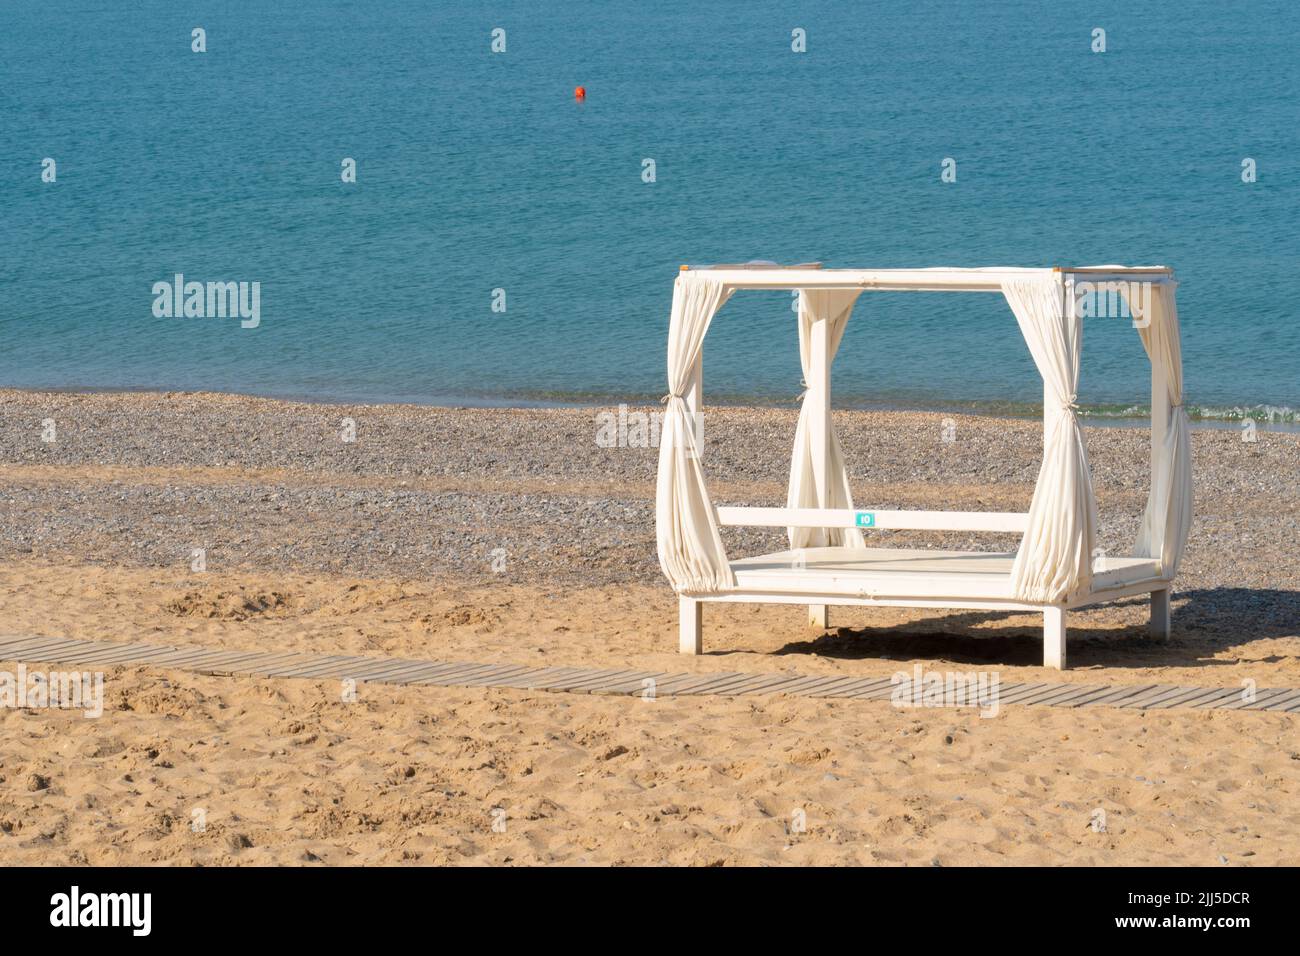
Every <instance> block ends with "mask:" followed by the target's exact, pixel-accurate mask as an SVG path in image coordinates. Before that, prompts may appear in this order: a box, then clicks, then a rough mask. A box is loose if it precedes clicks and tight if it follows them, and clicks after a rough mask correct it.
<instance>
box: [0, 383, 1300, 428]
mask: <svg viewBox="0 0 1300 956" xmlns="http://www.w3.org/2000/svg"><path fill="white" fill-rule="evenodd" d="M5 392H13V393H21V394H25V395H153V396H182V397H192V398H197V397H202V396H209V395H210V396H222V397H227V398H239V399H258V400H264V401H270V402H283V403H286V404H294V405H319V406H325V407H337V406H354V407H355V406H362V407H389V406H392V407H409V408H439V409H460V408H469V409H502V410H534V409H584V408H585V409H594V410H602V409H603V410H608V409H617V408H618V407H619V406H620V405H626V406H627V407H629V408H634V407H642V406H652V405H657V404H658V403H659V398H658V397H657V396H654V395H650V394H641V393H633V394H628V395H613V394H605V393H582V392H575V393H571V394H566V395H554V396H552V395H549V394H548V393H543V394H542V395H539V396H537V397H529V396H526V395H511V394H504V395H488V394H483V395H456V394H448V395H433V396H430V397H429V398H427V399H416V398H413V397H410V396H397V395H392V396H386V397H385V396H369V397H362V396H357V397H352V396H348V395H346V394H340V395H338V396H333V397H325V396H321V395H316V394H308V393H294V392H285V393H263V392H243V391H234V390H230V391H227V390H222V389H189V388H171V387H167V386H157V387H155V386H144V385H141V386H129V387H116V386H94V385H68V386H19V385H0V395H3V393H5ZM707 406H709V407H714V408H724V409H741V410H765V409H791V408H797V407H798V405H797V403H796V401H795V398H794V397H793V396H791V397H789V398H781V399H778V398H767V397H765V396H761V395H750V396H737V395H720V396H708V402H707ZM835 410H836V411H853V412H899V413H915V414H924V415H933V414H947V415H971V416H977V417H980V418H991V419H1007V420H1016V421H1026V420H1037V419H1040V418H1041V416H1042V405H1041V403H1039V404H1035V403H1032V402H1010V401H1005V400H997V399H988V400H982V399H954V400H951V401H948V402H940V401H937V400H936V401H934V402H930V403H925V402H919V403H907V402H890V401H887V400H880V401H868V400H861V399H859V400H855V399H853V398H852V397H850V398H849V399H848V400H847V401H837V402H836V404H835ZM1079 412H1080V415H1079V417H1080V420H1081V422H1082V424H1083V425H1085V426H1091V427H1110V426H1114V427H1116V428H1141V427H1146V426H1148V425H1149V423H1150V414H1151V410H1150V408H1149V407H1148V406H1141V405H1120V404H1117V403H1109V404H1107V403H1099V404H1082V405H1080V407H1079ZM1188 419H1189V421H1190V423H1191V427H1192V428H1193V429H1219V430H1231V429H1240V428H1241V427H1242V425H1243V423H1244V422H1246V421H1247V420H1250V421H1254V422H1255V423H1256V427H1257V428H1258V429H1259V430H1262V431H1272V432H1288V433H1297V434H1300V409H1297V408H1292V407H1291V406H1270V405H1229V406H1209V407H1206V406H1201V405H1195V404H1190V403H1189V405H1188ZM1274 419H1276V420H1274Z"/></svg>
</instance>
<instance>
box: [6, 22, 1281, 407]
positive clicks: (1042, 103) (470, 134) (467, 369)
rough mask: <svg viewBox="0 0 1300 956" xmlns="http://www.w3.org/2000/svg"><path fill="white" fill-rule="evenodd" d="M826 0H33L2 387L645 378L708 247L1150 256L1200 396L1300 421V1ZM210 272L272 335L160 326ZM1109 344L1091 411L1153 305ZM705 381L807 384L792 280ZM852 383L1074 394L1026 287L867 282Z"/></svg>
mask: <svg viewBox="0 0 1300 956" xmlns="http://www.w3.org/2000/svg"><path fill="white" fill-rule="evenodd" d="M791 7H792V5H791V4H788V3H778V2H769V0H751V2H748V3H744V4H739V3H736V4H731V3H728V4H718V5H716V6H714V5H705V4H701V3H698V2H697V3H665V2H656V3H653V4H651V3H639V4H632V3H625V4H624V3H609V2H601V3H583V2H568V3H563V4H560V3H553V4H552V3H546V4H543V3H536V2H517V3H509V2H506V3H485V4H469V3H465V4H460V3H428V2H388V0H377V2H375V3H373V4H365V5H358V4H352V3H343V2H333V3H331V2H322V0H315V2H294V3H283V4H281V3H274V4H273V3H265V2H235V0H231V2H222V3H210V4H209V3H199V4H197V5H195V4H177V3H174V2H171V0H168V2H158V3H149V2H146V3H131V4H123V3H120V2H118V0H112V2H78V3H59V2H53V3H45V4H20V3H17V2H7V3H5V4H4V7H3V11H0V182H2V183H3V190H4V194H3V214H2V216H0V246H2V247H3V249H4V256H3V257H2V258H0V333H3V346H2V347H0V384H5V385H19V386H58V387H102V388H141V387H143V388H164V387H166V388H187V389H189V388H203V389H219V390H229V391H239V392H252V393H259V394H269V395H287V396H308V397H316V398H338V399H361V400H415V401H430V402H438V401H443V402H445V401H466V400H468V401H479V402H495V401H521V400H532V401H548V400H595V401H619V400H625V399H626V400H630V399H635V398H638V397H645V396H656V397H657V396H658V395H659V394H661V393H662V392H663V391H664V385H663V378H664V357H663V351H664V343H665V336H666V329H667V318H668V306H669V300H670V296H671V285H672V280H673V277H674V275H675V273H676V270H677V266H678V265H679V264H680V263H683V262H695V263H707V262H718V261H745V260H749V259H752V258H763V259H773V260H778V261H804V260H808V259H819V260H822V261H824V262H826V263H827V264H828V265H833V266H879V267H889V266H930V265H1053V264H1057V263H1065V264H1090V263H1098V262H1128V263H1135V264H1148V263H1168V264H1170V265H1173V266H1174V267H1175V268H1176V269H1177V271H1178V274H1179V277H1180V280H1181V283H1182V284H1181V287H1180V290H1179V296H1180V298H1179V301H1180V310H1181V314H1182V319H1183V324H1184V346H1185V364H1186V370H1187V371H1186V375H1187V392H1188V402H1189V404H1199V405H1200V406H1202V407H1205V408H1217V409H1224V408H1228V407H1232V406H1255V405H1273V406H1286V407H1291V408H1295V407H1300V321H1297V315H1296V302H1297V300H1298V299H1300V242H1298V241H1297V239H1298V230H1300V226H1298V225H1297V213H1298V212H1300V201H1298V200H1300V188H1298V187H1297V178H1298V177H1300V163H1298V162H1297V157H1298V156H1300V143H1298V142H1297V139H1298V138H1300V133H1298V132H1297V131H1298V130H1300V106H1298V105H1297V104H1298V102H1300V101H1298V100H1297V91H1298V90H1300V82H1298V80H1300V56H1297V40H1296V36H1297V35H1298V34H1300V5H1297V4H1294V3H1290V2H1273V3H1269V2H1256V3H1251V4H1249V5H1244V6H1240V7H1238V6H1236V5H1226V4H1222V3H1220V2H1217V0H1215V2H1210V0H1198V2H1192V3H1178V4H1173V3H1170V4H1141V5H1137V4H1133V3H1131V2H1122V3H1100V4H1098V3H1092V4H1088V5H1087V6H1086V7H1085V6H1083V5H1079V6H1077V7H1076V6H1075V5H1073V4H1069V3H1059V2H1043V3H1029V2H1020V3H1005V2H1001V3H996V4H994V3H988V4H985V3H954V2H951V0H944V2H941V3H936V2H925V0H920V2H908V3H888V2H885V3H873V4H863V3H818V4H806V5H802V6H801V9H799V10H798V12H792V10H791ZM1135 7H1140V9H1135ZM196 26H201V27H204V28H205V29H206V31H207V45H208V52H207V53H204V54H196V53H193V52H191V49H190V46H191V30H192V29H193V28H194V27H196ZM1098 26H1100V27H1104V28H1105V29H1106V31H1107V45H1108V51H1107V52H1106V53H1104V54H1101V55H1097V54H1093V53H1092V52H1091V51H1090V42H1091V36H1090V34H1091V30H1092V28H1093V27H1098ZM494 27H503V28H505V30H506V31H507V33H506V40H507V52H505V53H504V54H496V55H494V54H492V53H491V52H490V49H489V45H490V41H491V36H490V34H491V31H492V29H493V28H494ZM795 27H802V28H804V29H806V30H807V34H808V52H807V53H806V54H802V55H797V54H794V53H792V52H791V50H790V34H791V30H792V29H793V28H795ZM578 84H582V85H584V86H585V87H586V88H587V90H588V98H587V100H586V102H584V103H578V102H575V100H574V98H573V95H572V91H573V88H574V86H575V85H578ZM44 157H52V158H54V159H55V160H56V162H57V182H55V183H53V184H48V183H42V181H41V161H42V159H43V158H44ZM344 157H353V158H355V159H356V161H357V164H358V166H357V169H358V177H357V178H358V181H357V182H356V183H355V184H345V183H343V182H341V181H340V161H341V160H342V159H343V158H344ZM944 157H953V158H955V159H956V160H957V164H958V166H957V172H958V177H957V182H956V183H955V184H944V183H941V182H940V177H939V171H940V163H941V161H942V160H943V158H944ZM1243 157H1252V158H1254V159H1255V160H1256V162H1257V164H1258V170H1259V173H1258V175H1259V180H1258V182H1256V183H1254V184H1250V185H1247V184H1244V183H1243V182H1242V181H1241V161H1242V159H1243ZM645 158H651V159H654V160H655V163H656V166H657V169H656V172H657V182H655V183H654V184H652V185H647V184H646V183H643V182H642V178H641V172H642V160H643V159H645ZM177 272H181V273H184V274H185V276H186V277H187V278H188V279H197V280H203V281H206V280H235V281H241V280H242V281H249V282H251V281H258V282H260V284H261V310H260V317H261V324H260V326H259V327H258V328H256V329H242V328H240V326H239V321H238V320H237V319H229V318H203V319H200V318H155V317H154V315H153V313H152V310H151V306H152V303H153V299H154V296H153V292H152V287H153V284H154V283H155V282H157V281H159V280H170V279H171V278H172V276H173V274H174V273H177ZM495 288H504V289H505V290H506V309H507V311H506V312H505V313H496V312H493V311H492V308H491V305H492V290H493V289H495ZM1086 339H1087V345H1086V353H1085V364H1086V368H1085V371H1084V387H1083V391H1082V395H1081V398H1082V399H1083V400H1084V401H1085V402H1087V403H1089V404H1091V405H1093V406H1101V407H1105V408H1108V409H1110V410H1111V411H1119V410H1123V409H1125V408H1128V407H1129V406H1130V405H1134V404H1137V405H1141V404H1143V403H1144V402H1145V400H1146V397H1147V394H1148V384H1147V381H1148V380H1147V374H1148V373H1147V366H1146V361H1145V358H1144V356H1143V354H1142V351H1141V348H1140V346H1139V345H1138V343H1137V341H1136V338H1135V333H1134V332H1133V331H1132V330H1131V329H1130V328H1128V325H1127V322H1125V321H1122V320H1118V319H1113V320H1100V319H1099V320H1092V322H1091V324H1090V325H1089V326H1088V327H1087V334H1086ZM705 376H706V389H707V390H708V394H709V395H710V396H711V397H714V398H718V397H724V398H729V399H732V400H736V399H748V400H760V401H786V400H788V399H790V398H792V397H793V396H794V395H795V394H796V393H797V392H798V391H799V368H798V353H797V348H796V335H795V327H794V322H793V314H792V312H791V311H790V307H789V297H788V295H787V294H784V293H780V294H778V293H772V294H759V293H749V294H748V295H744V294H742V295H741V296H738V297H737V298H735V299H733V300H732V302H731V303H729V304H728V305H727V306H726V308H725V309H724V310H723V311H722V312H721V313H720V314H719V317H718V320H717V322H716V323H715V325H714V329H713V331H712V333H711V334H710V339H709V343H708V346H707V347H706V359H705ZM836 387H837V401H838V402H840V403H842V404H892V405H903V406H913V407H952V408H957V407H968V406H974V407H985V408H1005V407H1011V406H1014V404H1015V403H1017V402H1029V403H1032V402H1033V401H1035V399H1036V398H1037V397H1038V396H1039V395H1041V386H1040V385H1039V381H1038V379H1037V376H1036V375H1035V373H1034V371H1033V368H1032V365H1031V363H1030V361H1029V358H1028V356H1027V354H1026V351H1025V348H1024V345H1023V343H1022V341H1021V340H1020V337H1019V334H1018V332H1017V331H1016V328H1015V322H1014V320H1013V318H1012V316H1011V314H1010V311H1009V310H1008V309H1007V307H1006V305H1005V303H1004V302H1003V301H1002V300H1001V298H1000V297H998V296H991V295H956V294H915V293H914V294H910V295H908V294H869V295H864V297H863V298H862V300H860V303H859V306H858V309H857V312H856V314H855V317H854V320H853V322H852V324H851V325H850V327H849V329H848V332H847V335H846V337H845V341H844V344H843V346H842V348H841V351H840V355H839V358H838V360H837V363H836Z"/></svg>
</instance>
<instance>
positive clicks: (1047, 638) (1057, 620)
mask: <svg viewBox="0 0 1300 956" xmlns="http://www.w3.org/2000/svg"><path fill="white" fill-rule="evenodd" d="M1043 666H1044V667H1050V668H1052V669H1053V670H1058V671H1063V670H1065V608H1063V607H1045V608H1043Z"/></svg>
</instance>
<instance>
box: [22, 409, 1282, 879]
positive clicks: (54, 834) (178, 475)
mask: <svg viewBox="0 0 1300 956" xmlns="http://www.w3.org/2000/svg"><path fill="white" fill-rule="evenodd" d="M0 398H2V399H3V402H4V406H5V409H6V414H5V415H4V416H3V417H2V418H0V514H2V520H0V622H2V624H0V632H3V633H4V634H26V633H32V634H48V635H51V636H67V637H76V638H88V639H98V640H115V641H150V642H154V643H185V644H194V645H211V646H214V647H228V648H232V649H233V648H247V649H250V650H266V649H283V650H303V651H312V652H316V653H322V654H367V655H375V656H383V655H401V656H408V657H428V658H439V659H441V658H448V659H451V658H458V659H467V660H482V661H485V662H496V661H499V662H502V663H507V662H512V663H521V664H538V663H541V664H546V665H559V664H564V665H575V666H591V667H606V668H613V667H621V666H626V667H644V668H659V669H664V670H669V669H672V670H692V669H694V670H699V671H701V672H704V671H709V670H717V671H721V670H733V671H746V672H757V671H764V670H771V671H781V670H796V671H799V672H800V673H808V674H827V675H840V674H843V675H853V676H859V675H860V676H869V675H880V676H882V677H883V676H888V675H890V674H892V673H894V672H896V671H898V670H910V669H911V668H912V666H913V665H914V664H917V663H919V664H921V665H923V666H924V667H926V668H929V669H934V670H982V671H995V672H996V673H997V674H998V675H999V676H1000V678H1001V679H1002V680H1003V681H1013V680H1025V679H1027V678H1037V679H1039V680H1046V679H1052V680H1058V679H1059V680H1086V681H1092V682H1096V681H1098V680H1104V681H1106V682H1109V683H1125V682H1132V683H1144V684H1156V683H1168V684H1187V685H1204V686H1224V687H1228V686H1238V685H1241V684H1242V682H1243V681H1251V680H1253V681H1255V682H1257V684H1258V685H1259V686H1260V687H1268V686H1274V687H1276V686H1292V687H1300V556H1298V555H1297V553H1296V552H1297V548H1296V545H1297V541H1298V540H1300V533H1298V531H1300V526H1298V519H1300V491H1298V490H1297V477H1298V476H1300V435H1297V434H1292V433H1278V432H1270V431H1267V430H1264V429H1261V430H1260V431H1259V432H1258V435H1257V439H1258V440H1257V441H1255V442H1253V443H1250V442H1243V441H1242V440H1241V434H1240V432H1239V431H1237V430H1208V429H1207V430H1199V429H1198V430H1196V431H1195V432H1194V435H1193V459H1194V466H1193V467H1194V473H1195V480H1196V519H1195V522H1194V525H1193V530H1192V535H1191V538H1190V540H1189V543H1188V547H1187V555H1186V558H1185V560H1184V563H1183V566H1182V569H1181V570H1180V572H1179V578H1178V581H1177V584H1176V588H1177V590H1176V593H1175V598H1174V604H1173V608H1174V635H1173V638H1172V640H1171V641H1170V642H1169V643H1165V644H1161V643H1153V642H1152V641H1150V640H1149V639H1148V638H1147V637H1146V619H1147V606H1146V603H1145V602H1144V601H1138V600H1134V601H1129V602H1124V603H1121V604H1119V605H1116V606H1111V607H1106V608H1099V609H1092V610H1087V611H1082V612H1077V613H1073V614H1072V615H1071V617H1070V628H1071V630H1070V663H1071V669H1070V670H1068V671H1065V672H1064V673H1063V674H1055V673H1052V674H1051V675H1050V678H1049V677H1048V672H1046V671H1044V670H1043V669H1042V668H1041V667H1039V666H1038V663H1039V661H1040V660H1041V638H1040V634H1041V631H1040V626H1041V625H1040V622H1039V620H1038V619H1037V618H1036V617H1034V616H1031V615H1015V614H993V613H980V612H966V613H961V612H951V613H943V612H932V611H925V610H916V609H884V608H880V609H875V608H871V609H867V608H857V609H851V608H834V609H833V610H832V621H831V623H832V628H831V629H830V630H828V631H825V632H822V631H813V630H810V629H809V628H808V627H807V625H806V624H805V621H804V618H805V613H804V611H803V610H802V609H801V608H799V607H780V606H776V607H757V606H749V605H732V606H725V607H718V608H714V607H710V608H709V612H708V614H707V616H706V624H705V654H704V655H703V656H702V657H699V658H690V657H682V656H680V655H678V654H677V653H676V646H677V638H676V602H675V598H674V596H673V594H672V592H671V590H670V589H669V587H668V586H667V584H666V582H665V581H664V580H663V577H662V575H661V573H660V571H659V568H658V565H657V561H656V557H655V541H654V475H655V464H656V460H657V454H658V450H657V448H654V447H626V444H627V443H626V442H616V443H615V447H605V445H606V444H607V442H598V432H599V425H600V423H599V420H598V414H599V413H601V412H602V411H603V412H610V411H615V410H613V409H593V408H574V409H534V410H512V409H444V408H430V407H417V406H344V405H322V404H300V403H289V402H277V401H271V400H263V399H253V398H246V397H237V396H224V395H212V394H203V395H193V394H147V393H142V394H81V393H37V392H30V393H29V392H15V391H4V392H0ZM630 411H631V412H632V413H634V414H635V413H645V414H647V415H649V414H653V413H655V412H657V411H658V409H657V408H648V407H647V408H641V409H632V410H630ZM944 418H950V419H952V420H953V423H954V424H955V429H956V430H955V434H954V435H953V438H954V440H952V441H944V440H942V434H943V432H942V427H941V425H942V419H944ZM836 425H837V428H838V430H839V435H840V438H841V442H842V444H843V447H844V449H845V452H846V455H847V458H848V465H849V474H850V477H851V480H852V484H853V490H854V496H855V500H856V501H857V502H858V503H859V504H861V505H864V506H865V505H867V504H870V505H871V506H873V507H876V508H880V509H888V508H927V507H928V508H952V509H966V510H1024V509H1025V508H1026V507H1027V506H1028V503H1029V499H1030V496H1031V494H1032V490H1033V483H1034V480H1035V477H1036V474H1037V470H1038V465H1039V454H1040V450H1041V441H1042V438H1041V426H1040V424H1039V423H1038V422H1035V421H1018V420H999V419H990V418H980V417H972V416H961V415H941V414H938V413H914V412H847V411H846V412H836ZM705 427H706V442H707V446H706V458H705V460H706V469H707V470H708V473H709V478H710V490H711V492H712V494H713V496H714V501H715V503H717V504H750V505H760V504H771V505H779V504H781V503H783V501H784V495H785V485H784V481H785V474H786V471H787V470H788V467H789V455H790V444H791V441H792V438H793V434H794V427H795V414H794V411H793V409H790V408H774V409H745V408H734V409H732V408H723V409H710V410H709V413H708V420H707V422H706V426H705ZM1085 435H1086V438H1087V441H1088V452H1089V456H1090V458H1091V462H1092V469H1093V474H1094V478H1095V483H1096V491H1097V497H1098V503H1099V507H1100V512H1101V521H1102V533H1101V540H1100V544H1101V545H1102V546H1103V547H1105V548H1107V549H1108V550H1111V551H1113V552H1114V553H1117V554H1118V553H1122V552H1124V551H1126V550H1127V548H1128V546H1129V544H1130V542H1131V540H1132V538H1133V536H1134V533H1135V531H1136V527H1137V523H1138V520H1139V517H1140V515H1141V512H1142V508H1143V505H1144V504H1145V500H1146V489H1147V481H1148V475H1147V471H1148V450H1147V441H1148V437H1147V433H1146V431H1144V430H1141V429H1134V428H1125V427H1091V426H1090V427H1088V428H1086V429H1085ZM626 437H627V438H629V439H632V444H639V441H637V436H634V435H632V434H629V435H628V436H626ZM881 535H882V540H884V541H885V543H887V544H889V545H897V546H910V547H935V548H940V547H947V548H962V549H984V548H987V549H990V550H993V549H997V548H1009V547H1012V546H1013V544H1014V541H1011V542H1008V540H1007V538H1006V537H1005V536H995V535H971V534H965V533H912V532H889V533H881ZM783 537H784V536H783V534H782V533H781V532H780V531H779V530H776V531H772V530H765V529H728V530H727V532H726V533H725V540H726V544H727V546H728V549H729V551H730V552H731V553H732V554H743V553H753V554H756V553H760V552H762V551H769V550H776V549H778V548H780V547H782V544H781V542H782V540H783ZM195 549H201V552H202V566H203V567H204V570H202V571H198V570H195V569H194V567H195V565H194V562H195ZM15 666H16V664H15V663H14V662H4V661H0V670H12V669H13V668H14V667H15ZM105 690H106V695H107V702H106V710H105V713H104V715H103V716H102V717H101V718H99V719H84V718H83V717H82V716H81V715H80V714H79V713H74V712H65V711H53V710H14V709H0V732H2V733H3V740H4V748H3V753H0V858H2V859H4V860H6V861H7V862H12V863H69V862H73V863H76V862H80V863H92V864H114V863H119V864H137V863H176V864H191V863H203V864H244V863H284V864H299V863H302V864H315V863H318V862H324V863H344V862H355V863H379V864H398V863H422V864H448V863H481V864H500V863H518V864H538V863H565V864H655V863H661V862H665V863H675V864H695V865H715V864H798V863H823V864H851V863H881V864H919V865H931V864H936V863H937V864H940V865H945V866H948V865H961V864H999V863H1003V864H1011V863H1039V864H1065V863H1069V864H1082V865H1088V864H1139V863H1147V864H1161V865H1164V864H1190V865H1205V866H1222V865H1225V864H1227V865H1239V864H1246V865H1258V864H1284V863H1289V864H1295V863H1297V862H1300V826H1297V824H1300V801H1297V795H1298V794H1300V742H1297V723H1296V721H1297V719H1300V718H1297V717H1296V716H1295V715H1288V714H1272V713H1224V712H1208V711H1177V710H1171V711H1166V712H1159V713H1143V712H1133V711H1120V710H1113V709H1108V708H1090V709H1084V710H1077V711H1076V710H1053V709H1052V708H1016V707H1014V706H1008V707H1006V708H1004V710H1003V712H1002V713H1001V714H1000V715H999V716H998V717H996V718H994V719H981V718H980V717H979V716H978V715H977V714H976V713H975V712H973V711H970V710H956V709H924V710H897V709H894V708H892V707H890V706H889V705H888V704H884V703H871V702H857V701H854V702H837V701H826V700H820V701H819V700H812V699H804V698H795V697H783V696H772V697H763V696H754V697H746V698H743V699H726V698H708V697H695V698H685V699H668V698H663V699H659V700H655V701H643V700H639V699H635V698H628V699H622V698H609V697H591V696H583V695H570V694H547V693H538V692H526V691H513V690H502V689H456V688H435V687H429V688H395V687H382V686H376V685H362V687H361V689H360V692H359V696H358V699H357V700H356V701H354V702H353V701H346V700H344V699H342V698H341V695H340V691H339V686H338V682H336V681H335V682H330V681H325V682H314V681H301V680H295V681H289V680H263V679H257V678H235V677H231V678H224V677H209V676H201V675H196V674H190V673H185V672H183V671H179V670H160V669H156V668H149V667H129V666H128V667H116V668H114V667H110V668H108V669H107V670H106V672H105ZM1099 809H1100V810H1102V811H1103V812H1104V814H1105V817H1106V820H1107V826H1106V827H1105V829H1104V831H1098V830H1096V829H1094V828H1093V827H1092V826H1091V825H1090V824H1091V822H1092V820H1093V819H1094V814H1095V812H1096V811H1097V810H1099ZM196 810H201V811H202V816H203V818H204V820H205V821H206V825H205V826H204V827H203V828H202V832H195V831H194V829H193V828H192V826H191V822H192V820H193V819H194V812H195V811H196ZM795 811H800V812H801V814H802V816H803V817H804V818H806V821H807V825H806V830H803V831H802V832H800V830H799V828H797V827H792V825H791V821H792V815H793V814H794V813H795ZM501 821H504V832H502V828H501V825H500V824H501ZM494 822H495V823H497V824H498V826H497V828H496V829H494V826H493V824H494Z"/></svg>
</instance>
